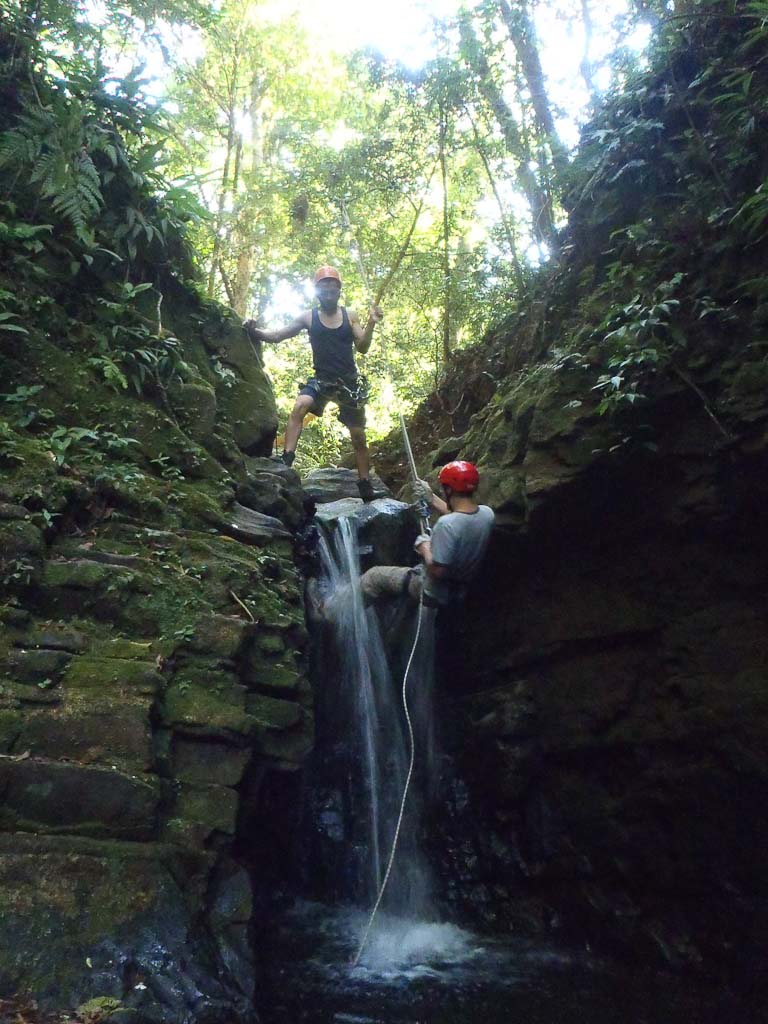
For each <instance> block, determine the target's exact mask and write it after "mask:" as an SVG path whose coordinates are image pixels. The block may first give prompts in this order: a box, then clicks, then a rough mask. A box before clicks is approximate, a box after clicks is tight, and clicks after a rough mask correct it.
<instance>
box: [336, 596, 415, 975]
mask: <svg viewBox="0 0 768 1024" xmlns="http://www.w3.org/2000/svg"><path fill="white" fill-rule="evenodd" d="M423 608H424V588H423V587H422V589H421V590H420V591H419V614H418V618H417V619H416V636H415V637H414V639H413V647H412V648H411V654H410V657H409V658H408V664H407V665H406V667H405V675H404V676H403V708H404V709H405V721H406V723H407V725H408V742H409V745H410V764H409V765H408V775H407V776H406V779H405V786H404V788H403V798H402V800H401V801H400V813H399V814H398V816H397V825H396V826H395V837H394V839H393V840H392V851H391V853H390V855H389V860H388V862H387V870H386V871H385V872H384V880H383V882H382V883H381V887H380V889H379V895H378V896H377V898H376V903H375V904H374V906H373V910H372V911H371V916H370V917H369V918H368V924H367V925H366V926H365V931H364V932H363V937H362V939H361V940H360V945H359V946H358V948H357V953H356V954H355V958H354V960H353V961H352V966H353V967H357V965H358V963H359V961H360V955H361V954H362V952H363V950H364V949H365V944H366V942H367V941H368V935H369V933H370V931H371V926H372V925H373V919H374V918H375V917H376V913H377V911H378V909H379V905H380V904H381V900H382V898H383V896H384V890H385V889H386V887H387V882H388V881H389V876H390V873H391V871H392V865H393V864H394V861H395V853H396V852H397V843H398V840H399V839H400V828H401V826H402V824H403V814H404V812H405V801H406V799H407V797H408V789H409V787H410V785H411V776H412V775H413V766H414V762H415V760H416V745H415V743H414V739H413V725H412V723H411V715H410V712H409V711H408V697H407V695H406V686H407V684H408V674H409V673H410V671H411V665H412V664H413V659H414V656H415V654H416V647H417V646H418V643H419V634H420V633H421V614H422V611H423Z"/></svg>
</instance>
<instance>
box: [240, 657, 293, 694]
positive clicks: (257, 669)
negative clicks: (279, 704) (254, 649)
mask: <svg viewBox="0 0 768 1024" xmlns="http://www.w3.org/2000/svg"><path fill="white" fill-rule="evenodd" d="M243 678H244V681H245V682H246V683H248V684H249V685H251V686H259V687H264V688H266V689H269V690H275V691H276V692H278V693H280V694H293V693H296V691H297V690H298V689H299V688H300V686H301V684H302V682H303V681H304V678H305V676H304V673H303V672H302V671H301V670H300V669H298V668H297V667H296V666H295V665H293V664H290V663H288V662H284V661H281V662H274V661H269V660H267V659H266V658H262V657H254V656H253V655H251V657H250V658H249V659H248V662H247V665H246V666H245V667H244V676H243Z"/></svg>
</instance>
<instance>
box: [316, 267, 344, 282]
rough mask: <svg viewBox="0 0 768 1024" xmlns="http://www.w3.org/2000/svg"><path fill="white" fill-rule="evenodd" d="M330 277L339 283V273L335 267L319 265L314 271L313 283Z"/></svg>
mask: <svg viewBox="0 0 768 1024" xmlns="http://www.w3.org/2000/svg"><path fill="white" fill-rule="evenodd" d="M329 277H330V278H332V279H333V280H334V281H338V282H339V284H341V275H340V274H339V272H338V270H337V269H336V267H319V268H318V269H317V271H316V272H315V284H317V283H318V282H319V281H324V280H326V278H329Z"/></svg>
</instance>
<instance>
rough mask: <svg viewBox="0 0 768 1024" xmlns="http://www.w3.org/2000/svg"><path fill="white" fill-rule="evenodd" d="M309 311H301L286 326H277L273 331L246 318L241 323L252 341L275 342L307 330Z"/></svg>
mask: <svg viewBox="0 0 768 1024" xmlns="http://www.w3.org/2000/svg"><path fill="white" fill-rule="evenodd" d="M309 317H310V313H309V312H306V313H302V314H301V316H297V317H296V319H295V320H292V321H291V322H290V323H289V324H288V325H287V326H286V327H277V328H276V329H275V330H273V331H267V330H264V328H263V327H258V326H257V325H256V321H255V320H246V321H245V323H244V324H243V327H244V328H245V331H246V333H247V334H248V337H249V338H251V339H252V340H253V341H266V342H267V344H270V343H271V344H275V343H276V342H278V341H287V340H288V338H295V337H296V335H297V334H301V332H302V331H307V330H309Z"/></svg>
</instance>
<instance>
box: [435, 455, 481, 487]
mask: <svg viewBox="0 0 768 1024" xmlns="http://www.w3.org/2000/svg"><path fill="white" fill-rule="evenodd" d="M437 479H438V480H439V481H440V483H441V484H442V485H443V486H444V487H450V488H451V490H452V491H455V492H456V493H457V494H471V493H472V491H474V489H475V488H476V487H477V485H478V484H479V483H480V474H479V473H478V472H477V467H476V466H473V465H472V463H471V462H462V461H458V462H449V463H448V464H447V465H445V466H443V468H442V469H441V470H440V473H439V474H438V477H437Z"/></svg>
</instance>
